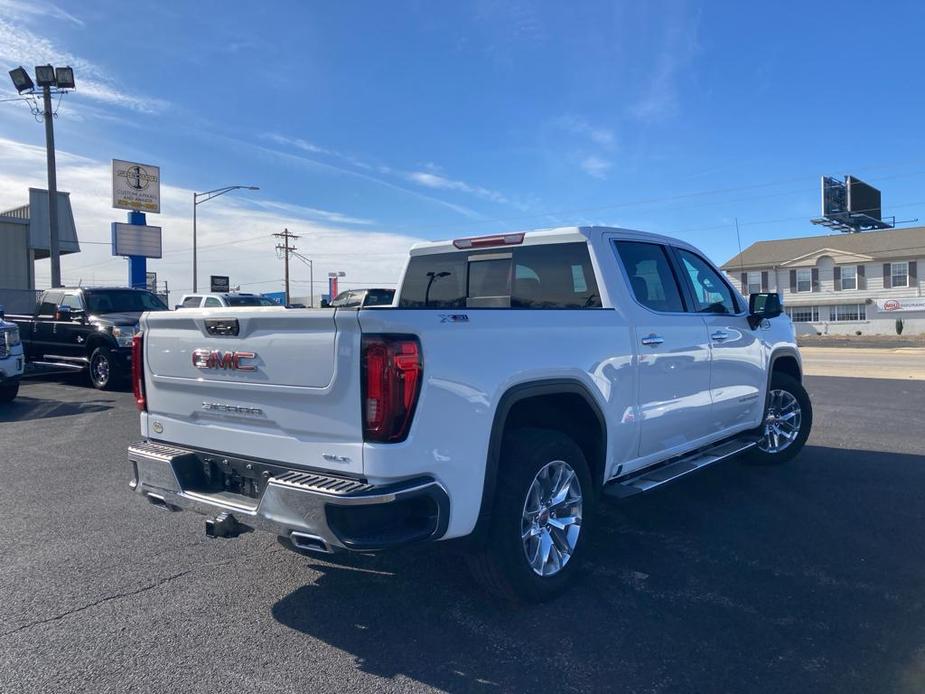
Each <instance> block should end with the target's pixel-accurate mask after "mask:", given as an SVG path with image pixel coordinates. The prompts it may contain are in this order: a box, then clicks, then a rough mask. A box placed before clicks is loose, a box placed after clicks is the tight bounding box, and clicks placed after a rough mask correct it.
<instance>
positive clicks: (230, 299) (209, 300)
mask: <svg viewBox="0 0 925 694" xmlns="http://www.w3.org/2000/svg"><path fill="white" fill-rule="evenodd" d="M226 306H236V307H242V306H277V307H278V306H279V304H278V303H276V302H275V301H273V300H272V299H268V298H267V297H265V296H263V295H262V294H248V293H246V292H208V293H205V294H184V295H183V298H182V299H180V303H179V304H177V305H176V307H175V308H178V309H180V308H223V307H226Z"/></svg>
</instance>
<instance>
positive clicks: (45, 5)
mask: <svg viewBox="0 0 925 694" xmlns="http://www.w3.org/2000/svg"><path fill="white" fill-rule="evenodd" d="M0 13H2V14H5V15H9V16H12V17H20V18H25V17H29V16H35V17H51V18H52V19H63V20H65V21H67V22H71V23H72V24H76V25H77V26H81V27H82V26H83V25H84V22H83V20H82V19H80V18H78V17H75V16H74V15H72V14H71V13H70V12H67V11H66V10H63V9H61V8H60V7H58V6H57V5H53V4H52V3H50V2H41V0H28V1H27V2H26V1H23V0H0Z"/></svg>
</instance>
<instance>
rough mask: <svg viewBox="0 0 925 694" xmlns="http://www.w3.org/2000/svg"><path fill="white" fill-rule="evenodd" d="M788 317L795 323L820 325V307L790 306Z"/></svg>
mask: <svg viewBox="0 0 925 694" xmlns="http://www.w3.org/2000/svg"><path fill="white" fill-rule="evenodd" d="M787 315H788V316H790V320H792V321H793V322H794V323H818V322H819V307H818V306H790V307H788V308H787Z"/></svg>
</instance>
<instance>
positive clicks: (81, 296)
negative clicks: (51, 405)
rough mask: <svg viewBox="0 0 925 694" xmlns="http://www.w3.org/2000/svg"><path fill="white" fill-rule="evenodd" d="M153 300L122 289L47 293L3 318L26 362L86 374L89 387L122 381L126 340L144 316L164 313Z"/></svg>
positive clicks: (126, 371) (127, 362) (127, 356)
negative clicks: (13, 328)
mask: <svg viewBox="0 0 925 694" xmlns="http://www.w3.org/2000/svg"><path fill="white" fill-rule="evenodd" d="M166 310H167V306H166V305H165V304H164V302H163V301H161V300H160V299H159V298H158V297H157V296H155V295H154V294H152V293H151V292H149V291H146V290H144V289H129V288H127V287H92V288H88V287H74V288H58V289H47V290H45V291H44V292H42V294H41V295H40V296H39V299H38V301H37V302H36V304H35V309H34V310H33V312H32V313H31V314H29V315H10V316H8V317H7V319H8V320H11V321H12V322H13V323H15V324H16V325H18V326H19V334H20V337H21V338H22V342H23V345H24V347H25V353H26V359H27V360H28V361H30V362H36V363H40V364H50V365H54V366H56V367H59V368H66V369H73V370H76V371H86V372H87V373H88V374H89V376H90V383H91V384H92V385H93V387H94V388H99V389H101V390H106V389H108V388H111V387H112V386H114V385H115V384H117V383H119V382H120V381H124V382H126V383H127V382H128V376H129V373H130V371H131V352H132V350H131V347H132V336H133V335H134V334H135V333H136V332H138V318H139V317H140V316H141V314H142V313H143V312H145V311H155V312H157V311H166Z"/></svg>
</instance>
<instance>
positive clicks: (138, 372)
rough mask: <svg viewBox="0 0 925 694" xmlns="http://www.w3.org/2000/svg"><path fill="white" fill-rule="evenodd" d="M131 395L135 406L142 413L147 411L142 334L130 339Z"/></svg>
mask: <svg viewBox="0 0 925 694" xmlns="http://www.w3.org/2000/svg"><path fill="white" fill-rule="evenodd" d="M132 393H134V395H135V405H136V407H138V409H139V410H140V411H142V412H145V411H147V409H148V403H147V400H146V399H145V365H144V333H138V334H137V335H134V336H133V337H132Z"/></svg>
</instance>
